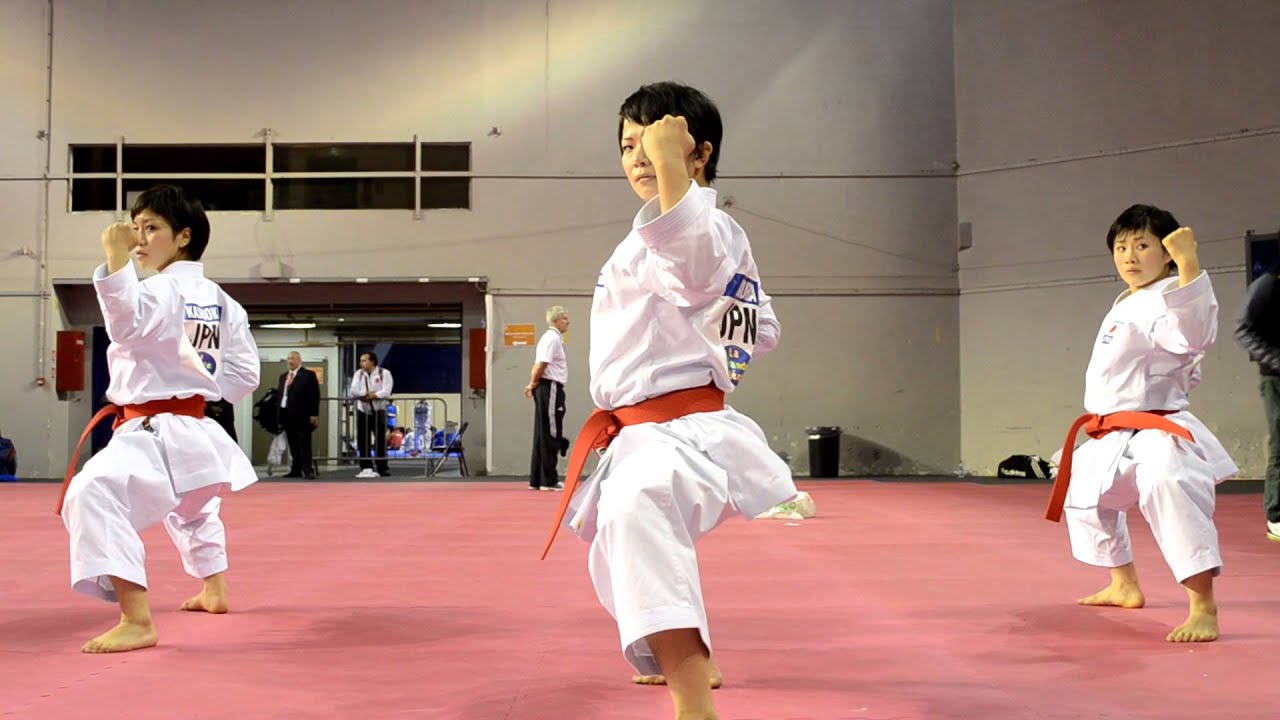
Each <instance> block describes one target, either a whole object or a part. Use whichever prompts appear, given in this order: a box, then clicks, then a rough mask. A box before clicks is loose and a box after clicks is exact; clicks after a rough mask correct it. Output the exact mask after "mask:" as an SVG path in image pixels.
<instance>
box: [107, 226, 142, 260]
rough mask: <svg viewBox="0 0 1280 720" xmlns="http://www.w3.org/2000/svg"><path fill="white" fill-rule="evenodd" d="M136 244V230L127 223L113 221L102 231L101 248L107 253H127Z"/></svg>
mask: <svg viewBox="0 0 1280 720" xmlns="http://www.w3.org/2000/svg"><path fill="white" fill-rule="evenodd" d="M137 246H138V232H137V231H136V230H134V229H133V225H130V224H129V223H115V224H113V225H111V226H109V227H108V228H107V229H106V230H103V231H102V249H103V250H105V251H107V252H108V253H118V254H121V255H127V254H129V253H130V252H131V251H132V250H133V249H134V248H135V247H137Z"/></svg>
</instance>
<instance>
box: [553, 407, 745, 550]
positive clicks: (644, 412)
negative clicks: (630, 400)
mask: <svg viewBox="0 0 1280 720" xmlns="http://www.w3.org/2000/svg"><path fill="white" fill-rule="evenodd" d="M719 410H724V391H723V390H721V389H720V388H718V387H716V386H715V385H707V386H706V387H700V388H692V389H689V390H677V391H676V392H673V393H667V394H666V395H659V396H658V397H654V398H649V399H648V400H644V401H642V402H639V403H636V404H635V405H630V406H628V407H623V408H618V409H617V410H614V411H612V412H610V411H608V410H598V409H597V410H596V411H594V412H592V413H591V416H590V417H588V418H587V421H586V422H585V423H583V425H582V429H581V430H579V431H578V437H577V438H576V439H575V440H574V442H573V452H571V453H570V454H569V472H568V474H567V475H565V478H564V496H563V497H561V498H560V509H559V510H558V511H557V512H556V522H555V524H554V525H552V526H551V537H549V538H547V546H546V547H545V548H543V550H542V559H544V560H545V559H546V557H547V553H548V552H550V551H551V544H552V543H554V542H555V541H556V533H557V532H559V531H560V523H562V522H563V521H564V515H565V512H566V511H567V510H568V509H569V501H570V500H572V499H573V491H574V489H576V488H577V487H578V478H579V477H581V476H582V469H583V467H585V466H586V464H587V453H590V452H591V451H592V450H595V449H597V448H607V447H609V443H611V442H613V439H614V438H615V437H617V436H618V433H619V432H621V430H622V428H624V427H627V426H628V425H641V424H644V423H664V422H670V421H672V420H675V419H676V418H680V417H684V416H685V415H693V414H694V413H703V412H716V411H719Z"/></svg>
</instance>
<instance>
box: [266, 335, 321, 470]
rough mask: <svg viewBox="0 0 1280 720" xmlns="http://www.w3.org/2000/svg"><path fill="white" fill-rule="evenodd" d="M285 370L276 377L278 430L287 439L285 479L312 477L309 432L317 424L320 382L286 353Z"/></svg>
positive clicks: (299, 359)
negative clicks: (279, 429) (283, 433)
mask: <svg viewBox="0 0 1280 720" xmlns="http://www.w3.org/2000/svg"><path fill="white" fill-rule="evenodd" d="M288 364H289V371H288V372H285V373H282V374H281V375H280V380H279V381H278V382H277V383H276V389H277V390H278V391H279V392H280V427H281V428H283V429H284V432H285V437H287V438H288V440H289V474H288V475H285V477H287V478H301V477H305V478H306V479H308V480H314V479H315V477H316V467H315V461H314V460H313V459H312V457H311V433H312V432H313V431H315V429H316V426H317V425H319V424H320V382H319V380H318V379H317V378H316V374H315V373H314V372H312V371H310V370H308V369H306V368H304V367H302V356H301V355H299V354H298V353H297V352H291V353H289V360H288Z"/></svg>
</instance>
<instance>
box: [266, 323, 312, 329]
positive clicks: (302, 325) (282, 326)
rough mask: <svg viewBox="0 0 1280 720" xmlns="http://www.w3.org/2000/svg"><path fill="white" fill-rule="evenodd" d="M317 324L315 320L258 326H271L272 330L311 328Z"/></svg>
mask: <svg viewBox="0 0 1280 720" xmlns="http://www.w3.org/2000/svg"><path fill="white" fill-rule="evenodd" d="M315 326H316V324H315V323H313V322H294V323H267V324H266V325H259V326H258V327H263V328H270V329H272V330H310V329H312V328H314V327H315Z"/></svg>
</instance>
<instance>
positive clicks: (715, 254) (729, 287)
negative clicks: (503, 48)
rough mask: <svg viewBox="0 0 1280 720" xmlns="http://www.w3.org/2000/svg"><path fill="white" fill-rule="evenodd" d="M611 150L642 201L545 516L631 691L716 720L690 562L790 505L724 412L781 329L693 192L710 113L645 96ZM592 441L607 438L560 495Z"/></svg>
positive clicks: (712, 136) (774, 472)
mask: <svg viewBox="0 0 1280 720" xmlns="http://www.w3.org/2000/svg"><path fill="white" fill-rule="evenodd" d="M618 135H619V141H620V150H621V155H622V166H623V169H624V171H625V173H626V175H627V178H628V180H630V182H631V185H632V188H633V189H634V190H635V192H636V193H637V195H639V196H640V198H641V199H642V200H644V201H646V202H645V205H644V207H643V208H642V209H641V210H640V212H639V213H638V214H637V216H636V218H635V222H634V224H633V226H632V230H631V232H630V233H629V234H628V235H627V237H626V238H625V239H624V240H623V241H622V243H621V244H619V245H618V246H617V248H616V249H615V250H614V252H613V255H612V257H610V258H609V260H608V262H607V263H605V265H604V268H603V270H602V271H601V274H600V278H599V280H597V284H596V291H595V297H594V299H593V301H592V308H591V348H590V366H591V384H590V392H591V396H592V400H593V401H594V402H595V404H596V407H597V408H600V410H598V411H596V413H594V414H593V415H592V417H591V419H589V420H588V421H587V423H586V425H585V427H584V432H583V433H581V434H580V435H579V437H578V441H577V443H575V447H574V451H573V455H572V456H571V458H570V464H569V467H570V471H569V473H568V475H567V476H566V478H565V496H564V498H563V499H562V503H561V512H562V513H564V512H565V511H566V510H567V509H568V507H569V506H570V505H572V507H573V515H572V520H571V521H570V523H569V526H570V527H571V528H572V529H573V531H574V532H575V533H576V534H578V535H579V536H580V537H581V538H583V539H584V540H588V541H590V542H591V550H590V559H589V568H590V572H591V579H592V582H593V583H594V585H595V589H596V594H597V596H598V597H599V599H600V602H601V603H602V604H603V605H604V607H605V608H606V609H607V610H608V611H609V613H610V614H611V615H612V616H613V617H614V618H615V619H616V621H617V624H618V632H619V635H620V640H621V643H622V649H623V654H624V656H625V657H626V659H627V660H628V662H630V663H631V665H632V667H633V668H635V670H636V672H637V673H638V676H637V677H636V681H637V682H645V683H657V682H666V683H667V684H668V685H669V690H670V692H671V695H672V699H673V702H674V704H675V707H676V712H677V715H678V716H680V717H686V718H714V717H716V715H715V710H714V707H713V703H712V698H711V687H712V686H713V685H718V683H719V682H720V678H719V670H718V669H717V668H716V666H715V664H714V663H713V662H712V660H711V657H710V653H711V650H710V648H711V636H710V630H709V627H708V623H707V614H706V609H705V607H704V605H703V600H702V588H701V580H700V577H699V568H698V560H697V554H696V552H695V550H694V545H695V543H696V542H697V541H698V540H699V539H700V538H701V537H703V536H704V535H706V534H707V533H709V532H711V531H712V530H713V529H714V528H715V527H716V526H718V525H719V524H720V523H722V522H723V521H724V520H726V519H728V518H730V517H733V516H734V515H744V516H746V517H747V518H748V519H750V518H754V517H755V516H757V515H758V514H760V513H762V512H764V511H765V510H768V509H769V508H771V507H773V506H774V505H777V504H778V503H780V502H783V501H785V500H788V499H790V498H791V497H794V496H795V494H796V488H795V484H794V483H793V482H792V479H791V472H790V470H789V469H788V468H787V465H786V463H784V462H782V460H781V459H779V457H778V456H777V454H775V453H774V452H773V451H772V450H770V449H769V445H768V442H767V441H766V440H765V437H764V433H763V432H761V430H760V427H759V426H758V425H756V423H755V422H753V421H752V420H751V419H750V418H748V417H746V416H745V415H742V414H741V413H738V412H736V411H734V410H733V409H732V408H730V407H728V406H727V405H725V403H724V398H725V394H726V393H729V392H732V391H733V390H734V388H735V387H736V386H737V385H738V383H739V381H740V380H741V379H742V378H743V374H744V373H745V372H746V369H747V364H748V362H749V361H750V360H751V359H752V358H753V357H754V356H756V355H758V354H760V353H763V352H766V351H768V350H770V349H772V348H773V347H774V345H776V344H777V341H778V337H779V334H780V327H779V325H778V322H777V318H776V317H775V315H774V312H773V308H772V305H771V302H770V299H769V297H768V296H767V295H766V294H765V293H764V291H763V289H762V288H761V285H760V276H759V273H758V271H757V269H756V265H755V261H754V259H753V258H752V255H751V246H750V243H749V241H748V239H747V235H746V233H745V232H744V231H743V230H742V228H741V227H740V226H738V224H737V223H735V222H734V221H733V219H732V218H730V217H729V216H728V215H727V214H725V213H724V212H722V211H721V210H719V209H718V208H717V207H716V192H715V191H714V190H713V189H711V188H710V187H708V184H709V183H710V182H711V181H712V180H714V179H715V163H716V161H717V159H718V157H719V151H720V148H719V145H720V138H721V129H720V117H719V112H718V111H717V110H716V108H715V106H714V105H713V104H711V101H710V100H709V99H707V98H706V96H704V95H703V94H702V93H700V92H698V91H696V90H693V89H692V88H688V87H685V86H681V85H676V84H674V83H660V84H658V85H651V86H646V87H643V88H641V89H640V90H639V91H637V92H636V93H635V94H633V95H632V96H631V97H630V98H628V100H627V101H626V103H625V104H624V106H623V109H622V118H620V121H619V132H618ZM606 426H611V428H612V429H613V430H617V432H616V437H615V438H613V439H612V444H609V445H608V450H607V452H606V453H605V454H604V456H603V457H602V459H601V461H600V464H599V467H598V468H597V469H596V472H595V473H594V474H593V475H592V476H591V477H590V478H589V479H588V480H587V481H586V483H585V486H584V487H583V488H582V491H581V492H579V493H577V494H574V492H573V490H574V486H575V485H576V484H577V481H578V474H577V471H578V470H580V469H581V468H582V462H583V461H584V460H585V458H586V455H587V453H588V452H589V451H590V449H591V448H592V447H603V446H604V445H605V444H606V443H607V438H608V437H611V435H610V434H609V433H610V432H611V430H607V429H606ZM619 426H621V427H620V429H618V428H619ZM584 436H585V437H584ZM557 526H558V521H557ZM553 538H554V534H553ZM548 547H549V546H548Z"/></svg>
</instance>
